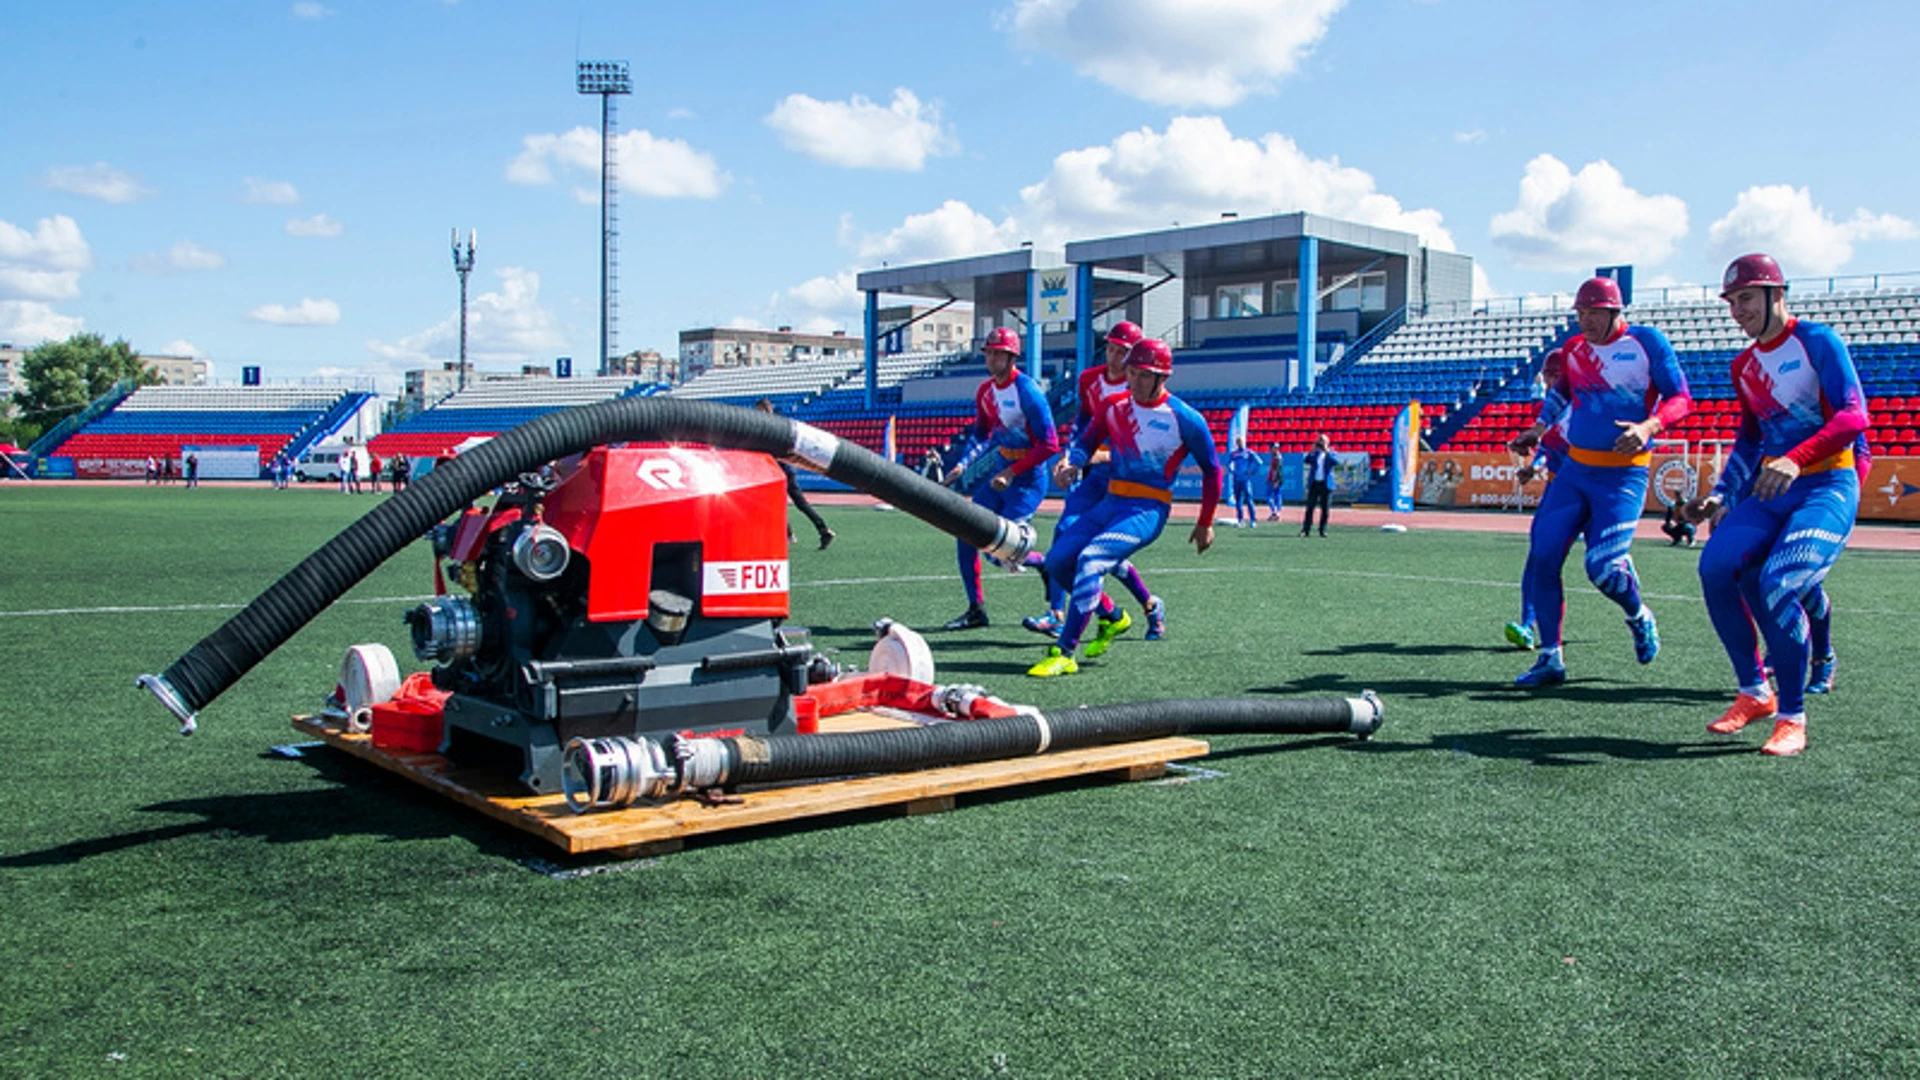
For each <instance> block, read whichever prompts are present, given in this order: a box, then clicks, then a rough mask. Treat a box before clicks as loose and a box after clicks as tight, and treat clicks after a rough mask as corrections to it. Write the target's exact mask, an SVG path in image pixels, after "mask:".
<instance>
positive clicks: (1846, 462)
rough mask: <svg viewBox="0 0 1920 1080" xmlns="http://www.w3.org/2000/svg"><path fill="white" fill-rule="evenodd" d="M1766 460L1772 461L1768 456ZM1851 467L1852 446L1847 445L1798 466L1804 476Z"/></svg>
mask: <svg viewBox="0 0 1920 1080" xmlns="http://www.w3.org/2000/svg"><path fill="white" fill-rule="evenodd" d="M1767 460H1768V461H1772V460H1773V459H1772V458H1768V459H1767ZM1762 464H1763V465H1764V464H1765V462H1762ZM1851 468H1853V447H1851V446H1849V447H1847V448H1846V449H1845V450H1842V451H1840V452H1839V453H1837V454H1829V455H1827V456H1826V457H1823V458H1821V459H1820V460H1819V461H1816V462H1814V463H1813V464H1811V465H1802V466H1800V475H1801V476H1806V475H1808V474H1809V473H1822V472H1828V471H1831V470H1833V469H1851Z"/></svg>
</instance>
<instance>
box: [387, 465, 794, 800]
mask: <svg viewBox="0 0 1920 1080" xmlns="http://www.w3.org/2000/svg"><path fill="white" fill-rule="evenodd" d="M785 521H786V483H785V478H784V476H783V475H782V473H781V471H780V469H779V467H778V466H777V465H775V464H774V462H773V461H772V459H770V458H768V457H767V456H766V455H765V454H759V453H752V452H748V451H735V450H716V449H708V448H705V447H689V446H623V447H619V448H605V447H602V448H599V449H595V450H592V451H590V452H588V453H586V454H585V455H583V456H580V457H577V458H573V459H569V460H568V461H566V462H563V463H562V464H561V465H560V466H559V467H556V468H548V469H544V470H542V471H541V472H540V473H538V474H528V475H524V476H522V477H521V478H520V480H519V482H517V483H514V484H511V485H508V486H507V487H506V488H505V489H504V490H503V492H502V494H501V495H500V497H499V498H498V500H497V501H496V502H495V503H494V504H493V505H492V506H491V507H482V506H478V505H476V506H471V507H469V508H468V509H467V510H466V511H465V512H464V513H462V514H460V515H459V516H458V517H457V518H455V519H453V520H452V521H450V522H448V523H446V524H443V525H440V526H438V527H437V528H435V529H434V531H433V532H432V533H431V538H432V541H433V546H434V554H435V557H436V559H437V560H438V564H439V568H440V570H441V571H442V572H443V573H444V575H445V576H449V577H451V578H452V579H453V580H454V581H455V582H457V583H458V584H459V585H460V586H461V587H462V591H464V592H465V593H466V595H445V594H444V590H443V594H442V595H440V596H438V597H437V598H436V599H434V600H431V601H428V602H427V603H424V604H421V605H420V606H419V607H417V608H415V609H413V610H412V611H410V612H408V614H407V616H406V619H407V623H408V625H409V627H410V628H411V634H412V639H413V650H414V654H415V656H417V657H418V658H419V659H421V660H430V661H435V662H436V663H437V666H436V667H435V668H434V669H433V682H434V685H435V686H437V687H439V688H440V689H442V690H447V691H451V692H452V696H451V697H450V698H448V700H447V702H446V705H445V710H444V717H445V725H446V727H445V731H446V733H445V737H444V743H443V746H442V750H443V751H444V752H445V753H446V754H447V756H448V757H450V758H452V759H453V760H455V761H457V762H465V761H474V762H486V763H499V762H500V761H501V760H502V756H503V755H505V756H508V757H514V758H517V762H515V763H516V764H517V766H518V768H519V771H520V778H521V780H522V782H524V783H525V784H526V785H527V786H528V787H529V788H531V789H532V790H534V791H536V792H542V793H546V792H557V791H559V790H561V756H562V751H563V749H564V748H565V746H566V745H567V743H568V742H569V741H570V740H572V739H575V738H582V739H593V738H604V737H610V736H626V737H630V738H643V737H647V736H664V735H667V734H669V733H674V732H683V733H684V732H691V733H695V734H720V735H742V734H780V733H791V732H792V731H793V730H794V725H795V717H794V707H793V704H792V697H793V695H795V694H799V693H803V692H804V691H805V690H806V687H807V682H808V670H809V667H810V665H811V666H815V667H816V668H824V667H826V665H825V662H824V659H822V660H820V661H819V662H818V663H816V662H815V656H814V653H813V650H812V648H811V647H810V645H809V644H808V642H807V639H806V633H805V631H803V630H794V629H782V628H781V627H780V623H781V622H782V621H783V620H784V619H785V618H786V616H787V614H788V603H787V570H788V566H787V542H786V533H785V529H784V528H783V525H784V523H785ZM827 676H830V671H827V672H826V673H825V674H824V675H823V677H827Z"/></svg>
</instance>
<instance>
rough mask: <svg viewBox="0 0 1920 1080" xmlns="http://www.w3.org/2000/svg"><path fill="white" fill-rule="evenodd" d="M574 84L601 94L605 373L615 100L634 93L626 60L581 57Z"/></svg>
mask: <svg viewBox="0 0 1920 1080" xmlns="http://www.w3.org/2000/svg"><path fill="white" fill-rule="evenodd" d="M574 86H575V88H577V89H578V90H579V91H580V92H581V93H582V94H598V95H599V96H600V374H602V375H605V374H606V373H607V371H608V368H609V366H610V364H611V362H612V358H613V354H614V351H615V349H616V348H617V346H616V345H615V344H614V341H615V338H616V336H617V334H618V330H619V318H620V316H619V311H620V305H619V301H618V299H617V297H618V296H619V292H620V285H619V280H620V255H619V251H620V215H619V212H618V210H617V209H616V208H615V203H616V202H617V200H618V198H619V188H620V184H619V180H618V178H617V169H618V166H617V163H616V161H615V155H614V152H613V127H614V122H613V117H614V106H613V99H614V98H615V97H616V96H617V95H620V94H631V93H633V80H632V79H631V78H630V77H629V76H628V75H627V62H626V61H625V60H582V61H580V62H578V63H577V64H575V65H574Z"/></svg>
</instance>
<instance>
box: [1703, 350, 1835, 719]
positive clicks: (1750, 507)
mask: <svg viewBox="0 0 1920 1080" xmlns="http://www.w3.org/2000/svg"><path fill="white" fill-rule="evenodd" d="M1733 385H1734V390H1735V392H1736V393H1737V394H1738V395H1739V397H1740V411H1741V417H1740V432H1739V435H1738V436H1737V437H1736V438H1735V439H1734V444H1733V450H1732V452H1731V453H1730V454H1729V455H1728V458H1727V462H1726V465H1725V467H1724V468H1723V469H1722V471H1721V473H1720V480H1719V483H1717V484H1716V485H1715V486H1714V490H1713V494H1714V495H1715V496H1716V497H1718V498H1719V499H1720V500H1721V501H1722V502H1725V503H1728V504H1730V505H1731V507H1732V509H1730V510H1729V511H1728V512H1727V516H1726V517H1725V518H1722V519H1721V521H1720V523H1719V524H1718V525H1717V526H1715V527H1714V530H1713V536H1712V538H1711V539H1709V540H1708V541H1707V546H1706V549H1705V550H1704V551H1703V552H1702V553H1701V555H1700V585H1701V588H1702V590H1703V591H1704V592H1705V594H1706V601H1707V614H1708V616H1709V617H1711V618H1712V620H1713V628H1714V631H1715V632H1716V633H1718V634H1719V635H1720V641H1721V644H1723V645H1724V646H1725V647H1726V650H1727V658H1728V659H1729V660H1731V661H1732V662H1733V671H1734V676H1735V677H1736V678H1737V679H1738V680H1739V683H1740V686H1741V688H1742V689H1743V690H1745V691H1753V690H1760V691H1761V692H1762V694H1763V693H1764V687H1765V681H1764V680H1765V677H1764V675H1763V674H1762V670H1761V661H1760V653H1759V644H1760V641H1761V639H1764V640H1765V641H1766V646H1767V654H1768V655H1769V656H1770V657H1771V658H1772V660H1773V665H1774V680H1775V687H1776V692H1777V694H1778V700H1777V708H1778V711H1779V713H1780V715H1781V716H1798V715H1800V714H1801V713H1802V712H1803V711H1804V709H1805V697H1804V695H1805V693H1806V683H1807V664H1808V654H1809V648H1808V640H1807V614H1806V609H1805V607H1804V606H1803V603H1802V598H1803V597H1806V596H1809V594H1811V593H1812V591H1813V590H1814V588H1815V587H1816V586H1818V585H1819V584H1820V583H1821V581H1823V580H1824V579H1825V578H1826V576H1827V572H1828V571H1829V570H1831V569H1832V568H1833V564H1834V561H1835V560H1836V559H1838V558H1839V557H1840V552H1841V550H1842V549H1843V548H1844V547H1845V546H1846V540H1847V536H1848V534H1849V533H1851V532H1852V531H1853V522H1854V516H1855V514H1856V512H1857V511H1858V510H1859V506H1860V474H1859V473H1858V472H1857V471H1856V469H1857V467H1858V461H1857V460H1856V457H1855V454H1854V447H1855V445H1856V443H1857V440H1858V439H1859V437H1860V435H1861V433H1862V432H1864V431H1865V430H1866V428H1867V410H1866V404H1865V400H1864V397H1863V395H1862V393H1861V389H1860V376H1859V374H1858V373H1857V372H1856V371H1855V370H1854V366H1853V359H1852V357H1851V356H1849V355H1848V354H1847V347H1846V345H1845V344H1843V343H1842V342H1841V340H1840V338H1839V335H1837V334H1835V333H1834V332H1833V331H1832V330H1830V329H1828V328H1827V327H1825V326H1822V325H1820V324H1819V323H1812V322H1806V321H1804V320H1800V319H1788V320H1787V325H1786V329H1784V330H1783V331H1781V333H1780V334H1779V335H1778V336H1776V337H1774V338H1772V339H1771V340H1768V341H1763V342H1756V343H1755V344H1753V345H1750V346H1748V347H1747V348H1746V349H1745V350H1743V351H1742V352H1741V353H1740V355H1738V356H1736V357H1734V358H1733ZM1782 457H1784V458H1787V459H1788V460H1790V461H1792V462H1793V463H1794V464H1795V465H1797V466H1798V467H1799V470H1800V475H1799V476H1798V477H1796V478H1795V479H1794V481H1793V483H1792V484H1790V485H1788V487H1787V489H1786V490H1785V491H1784V492H1782V493H1780V494H1777V495H1775V496H1773V497H1772V498H1769V499H1760V498H1757V497H1754V496H1753V495H1752V492H1753V485H1754V481H1755V479H1756V478H1757V477H1758V475H1759V473H1760V470H1761V469H1762V468H1763V467H1764V466H1765V465H1766V463H1767V462H1768V461H1770V460H1772V459H1774V458H1782ZM1756 621H1757V623H1758V625H1757V626H1756V625H1755V624H1756ZM1755 696H1761V695H1755Z"/></svg>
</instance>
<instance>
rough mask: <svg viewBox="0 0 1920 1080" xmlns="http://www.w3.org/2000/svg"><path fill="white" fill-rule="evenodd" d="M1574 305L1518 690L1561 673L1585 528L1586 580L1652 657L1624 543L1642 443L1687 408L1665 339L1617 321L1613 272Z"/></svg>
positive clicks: (1635, 513)
mask: <svg viewBox="0 0 1920 1080" xmlns="http://www.w3.org/2000/svg"><path fill="white" fill-rule="evenodd" d="M1573 307H1574V314H1575V317H1576V318H1577V319H1578V320H1579V325H1580V333H1578V334H1576V335H1575V336H1573V337H1572V338H1570V339H1568V340H1567V342H1566V344H1565V345H1563V346H1562V347H1561V352H1562V354H1563V357H1564V361H1563V365H1562V373H1561V376H1560V381H1559V388H1558V389H1559V392H1560V393H1561V394H1562V395H1563V396H1565V398H1566V399H1567V417H1566V424H1567V444H1568V445H1567V460H1566V461H1565V462H1564V463H1563V464H1562V466H1561V469H1560V473H1559V475H1557V476H1555V477H1554V479H1553V483H1551V484H1549V485H1547V490H1546V492H1545V494H1543V495H1542V496H1541V499H1540V507H1539V509H1537V510H1535V511H1534V515H1533V526H1532V529H1531V532H1530V541H1529V545H1528V551H1527V568H1526V574H1527V577H1528V583H1529V585H1530V586H1531V587H1532V590H1533V604H1534V615H1535V617H1536V620H1537V622H1538V625H1539V628H1540V642H1539V649H1540V652H1539V655H1538V657H1537V658H1536V659H1535V660H1534V663H1533V666H1532V667H1531V668H1528V669H1527V670H1526V671H1525V672H1523V673H1521V675H1520V676H1519V677H1518V678H1516V679H1514V685H1516V686H1521V687H1528V688H1532V687H1540V686H1552V685H1555V684H1558V683H1563V682H1566V681H1567V668H1566V661H1565V660H1564V659H1563V657H1562V656H1561V629H1562V626H1563V623H1564V622H1565V619H1566V593H1565V590H1564V587H1563V585H1562V584H1561V580H1560V570H1561V567H1562V566H1563V565H1565V563H1566V561H1567V553H1568V552H1569V551H1571V550H1572V549H1573V541H1574V539H1575V538H1576V537H1580V536H1583V535H1584V537H1585V539H1586V544H1587V558H1586V567H1587V578H1588V580H1590V581H1592V582H1593V584H1594V587H1595V588H1598V589H1599V590H1600V592H1601V594H1602V595H1604V596H1605V597H1606V598H1607V599H1609V600H1612V601H1613V602H1614V603H1616V604H1618V605H1619V606H1620V610H1621V611H1624V612H1626V615H1627V628H1628V629H1629V630H1631V631H1632V633H1633V654H1634V659H1636V660H1638V661H1640V662H1641V663H1642V664H1648V663H1652V662H1653V658H1654V657H1655V656H1656V655H1658V654H1659V652H1660V632H1659V628H1658V626H1657V625H1656V624H1655V622H1654V618H1653V612H1652V611H1651V610H1649V609H1648V607H1647V606H1646V604H1645V603H1643V602H1642V601H1641V598H1640V579H1639V576H1638V575H1637V574H1635V573H1634V569H1633V557H1632V556H1631V555H1630V554H1629V553H1628V550H1629V548H1630V547H1631V546H1632V544H1633V530H1634V527H1635V526H1636V525H1637V524H1638V523H1639V521H1640V512H1641V510H1642V509H1643V507H1644V505H1645V503H1646V499H1647V464H1648V462H1650V461H1651V460H1652V453H1651V451H1650V450H1649V449H1648V447H1649V446H1650V445H1651V444H1652V442H1653V439H1654V437H1655V436H1657V435H1659V434H1660V433H1661V432H1662V431H1664V430H1666V429H1667V428H1669V427H1672V426H1673V425H1674V424H1677V423H1679V422H1680V421H1681V420H1682V419H1684V418H1685V417H1686V415H1687V412H1688V411H1689V410H1690V409H1691V408H1692V407H1693V399H1692V398H1691V397H1689V396H1688V394H1687V377H1686V375H1685V374H1683V373H1682V372H1681V370H1680V362H1679V360H1678V359H1676V358H1675V357H1674V355H1673V348H1672V347H1671V346H1669V345H1668V344H1667V339H1666V336H1665V335H1663V334H1661V333H1660V331H1658V330H1655V329H1653V328H1652V327H1648V326H1629V325H1628V324H1627V320H1626V312H1625V308H1626V304H1625V303H1624V302H1623V301H1622V299H1621V296H1620V286H1619V285H1618V284H1617V283H1616V282H1615V281H1614V280H1613V279H1612V278H1604V277H1596V278H1591V279H1589V280H1588V281H1587V282H1586V283H1585V284H1583V285H1581V286H1580V290H1579V292H1577V293H1576V294H1575V295H1574V301H1573ZM1544 430H1545V429H1544V428H1543V427H1542V425H1541V424H1540V423H1539V422H1538V421H1536V422H1535V423H1534V425H1533V427H1532V428H1530V429H1528V432H1527V434H1528V435H1530V436H1531V437H1532V438H1534V439H1538V438H1539V437H1540V435H1541V434H1542V432H1543V431H1544Z"/></svg>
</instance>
